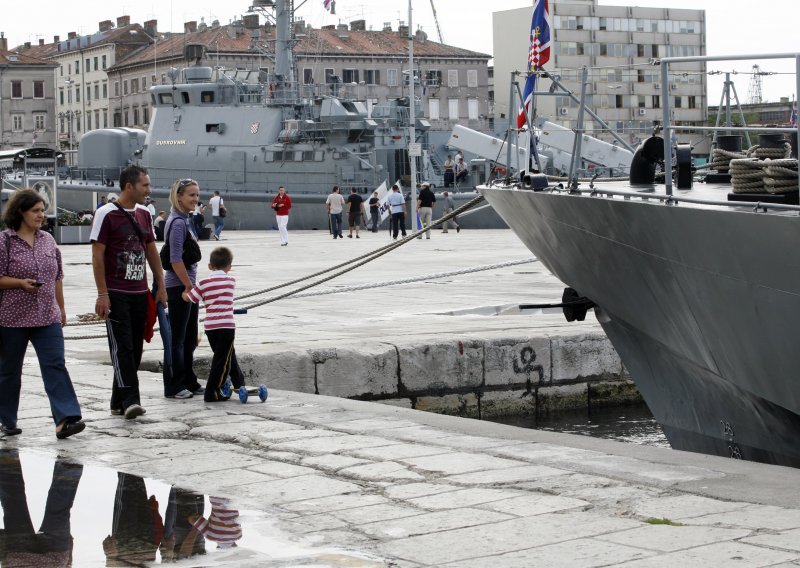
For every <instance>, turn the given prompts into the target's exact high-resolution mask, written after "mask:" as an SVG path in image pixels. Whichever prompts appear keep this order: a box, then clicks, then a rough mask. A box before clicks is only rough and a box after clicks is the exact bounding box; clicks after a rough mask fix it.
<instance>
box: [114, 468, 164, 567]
mask: <svg viewBox="0 0 800 568" xmlns="http://www.w3.org/2000/svg"><path fill="white" fill-rule="evenodd" d="M157 505H158V504H157V502H156V500H155V497H150V498H149V499H148V497H147V488H146V487H145V484H144V479H142V478H141V477H139V476H137V475H131V474H129V473H122V472H117V492H116V494H115V496H114V516H113V517H112V519H111V536H110V537H106V539H105V540H104V541H103V548H104V550H105V552H106V558H107V560H106V562H107V563H108V564H107V565H109V566H120V565H123V566H124V565H127V566H144V565H146V564H148V563H149V562H153V561H154V560H155V559H156V550H157V549H158V544H159V542H160V540H161V538H160V537H161V534H159V533H161V532H162V531H163V521H162V519H161V515H159V513H158V507H157ZM109 541H111V542H113V546H108V543H109ZM109 560H113V561H115V562H108V561H109ZM120 562H122V563H124V564H119V563H120Z"/></svg>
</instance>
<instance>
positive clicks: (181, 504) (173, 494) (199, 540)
mask: <svg viewBox="0 0 800 568" xmlns="http://www.w3.org/2000/svg"><path fill="white" fill-rule="evenodd" d="M204 509H205V499H203V496H202V495H198V494H197V493H193V492H191V491H186V490H184V489H177V488H175V487H172V488H171V489H170V490H169V500H168V501H167V510H166V511H165V513H164V538H163V539H162V540H161V557H162V563H163V562H164V561H175V560H180V559H182V558H188V557H190V556H193V555H195V554H205V551H206V540H205V538H203V534H202V533H200V532H198V531H196V530H192V523H191V522H189V517H192V518H194V517H195V516H197V517H202V516H203V513H204ZM187 539H190V541H189V542H187ZM167 543H170V544H171V545H172V549H171V550H169V549H167V548H166V546H167Z"/></svg>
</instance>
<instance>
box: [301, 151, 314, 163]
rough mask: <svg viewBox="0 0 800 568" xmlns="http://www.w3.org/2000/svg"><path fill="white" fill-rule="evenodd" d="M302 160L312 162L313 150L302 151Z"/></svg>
mask: <svg viewBox="0 0 800 568" xmlns="http://www.w3.org/2000/svg"><path fill="white" fill-rule="evenodd" d="M303 161H304V162H313V161H314V152H313V151H310V152H303Z"/></svg>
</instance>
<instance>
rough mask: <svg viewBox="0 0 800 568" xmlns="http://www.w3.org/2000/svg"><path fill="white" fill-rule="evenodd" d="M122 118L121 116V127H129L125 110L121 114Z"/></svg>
mask: <svg viewBox="0 0 800 568" xmlns="http://www.w3.org/2000/svg"><path fill="white" fill-rule="evenodd" d="M122 116H123V121H122V124H123V126H130V121H129V120H128V111H127V110H126V111H124V112H123V113H122Z"/></svg>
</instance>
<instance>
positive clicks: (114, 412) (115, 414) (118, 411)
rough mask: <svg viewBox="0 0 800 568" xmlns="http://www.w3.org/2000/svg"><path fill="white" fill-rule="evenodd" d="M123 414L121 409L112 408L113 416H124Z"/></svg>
mask: <svg viewBox="0 0 800 568" xmlns="http://www.w3.org/2000/svg"><path fill="white" fill-rule="evenodd" d="M122 415H123V412H122V409H121V408H112V409H111V416H122Z"/></svg>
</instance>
